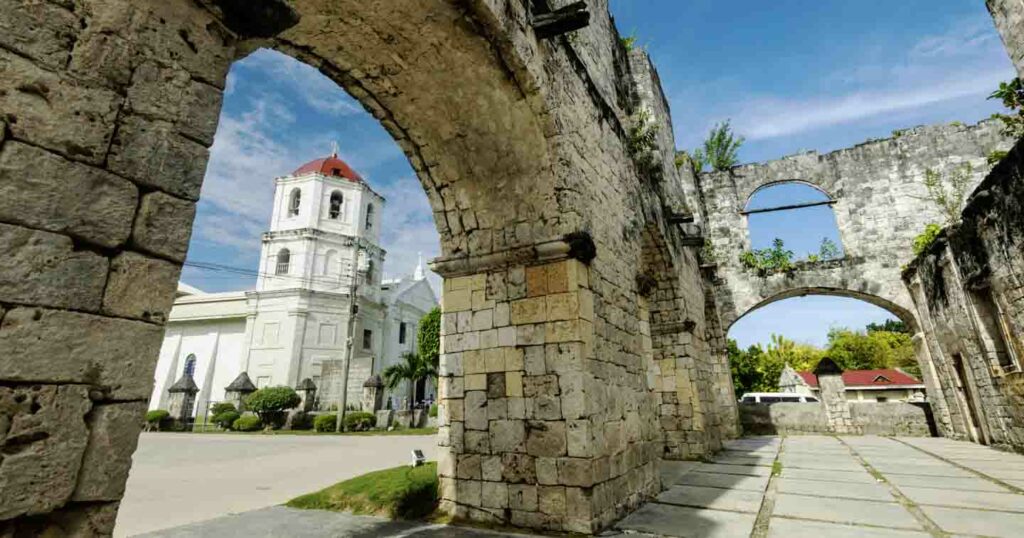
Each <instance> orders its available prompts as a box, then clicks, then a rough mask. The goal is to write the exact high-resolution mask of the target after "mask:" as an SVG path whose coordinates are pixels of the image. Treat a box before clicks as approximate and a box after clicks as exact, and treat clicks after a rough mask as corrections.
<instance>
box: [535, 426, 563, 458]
mask: <svg viewBox="0 0 1024 538" xmlns="http://www.w3.org/2000/svg"><path fill="white" fill-rule="evenodd" d="M526 426H527V436H526V453H527V454H529V455H531V456H537V457H554V456H564V455H565V454H566V435H565V422H563V421H551V422H544V421H538V420H531V421H529V422H527V423H526Z"/></svg>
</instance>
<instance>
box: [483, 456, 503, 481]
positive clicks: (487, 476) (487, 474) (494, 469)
mask: <svg viewBox="0 0 1024 538" xmlns="http://www.w3.org/2000/svg"><path fill="white" fill-rule="evenodd" d="M480 469H481V472H482V474H483V479H484V480H490V481H492V482H499V481H501V470H502V469H501V456H484V457H483V458H481V460H480Z"/></svg>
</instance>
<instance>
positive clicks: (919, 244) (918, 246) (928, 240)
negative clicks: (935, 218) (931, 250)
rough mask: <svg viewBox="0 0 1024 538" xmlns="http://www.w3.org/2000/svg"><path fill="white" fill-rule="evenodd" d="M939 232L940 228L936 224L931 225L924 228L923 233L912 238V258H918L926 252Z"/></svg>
mask: <svg viewBox="0 0 1024 538" xmlns="http://www.w3.org/2000/svg"><path fill="white" fill-rule="evenodd" d="M941 232H942V226H939V225H938V224H935V223H932V224H929V225H928V226H925V228H924V231H923V232H921V234H920V235H918V236H917V237H915V238H914V256H920V255H921V253H922V252H924V251H926V250H928V247H930V246H932V243H934V242H935V239H936V238H937V237H939V234H940V233H941Z"/></svg>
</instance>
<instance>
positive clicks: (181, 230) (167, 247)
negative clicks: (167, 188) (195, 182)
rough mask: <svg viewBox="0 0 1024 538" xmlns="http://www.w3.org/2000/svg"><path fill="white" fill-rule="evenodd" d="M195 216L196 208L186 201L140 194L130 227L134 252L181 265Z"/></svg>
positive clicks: (155, 193)
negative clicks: (137, 207)
mask: <svg viewBox="0 0 1024 538" xmlns="http://www.w3.org/2000/svg"><path fill="white" fill-rule="evenodd" d="M195 216H196V205H195V203H193V202H191V201H189V200H183V199H181V198H175V197H173V196H170V195H168V194H164V193H162V192H159V191H157V192H151V193H149V194H146V195H143V197H142V203H141V204H140V205H139V212H138V214H137V215H136V216H135V224H134V225H133V226H132V236H131V244H132V246H133V247H134V248H136V249H139V250H142V251H145V252H149V253H152V254H156V255H157V256H163V257H165V258H170V259H172V260H175V261H178V262H184V261H185V254H186V253H187V251H188V242H189V238H190V237H191V236H192V221H193V219H195Z"/></svg>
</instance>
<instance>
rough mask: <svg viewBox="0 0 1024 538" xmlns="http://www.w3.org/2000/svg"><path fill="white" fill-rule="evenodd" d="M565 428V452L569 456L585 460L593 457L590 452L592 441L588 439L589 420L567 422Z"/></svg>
mask: <svg viewBox="0 0 1024 538" xmlns="http://www.w3.org/2000/svg"><path fill="white" fill-rule="evenodd" d="M567 424H568V426H567V428H566V450H567V453H568V454H569V455H570V456H573V457H577V458H586V457H590V456H592V455H593V452H592V451H591V446H592V441H591V439H590V421H589V420H570V421H567Z"/></svg>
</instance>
